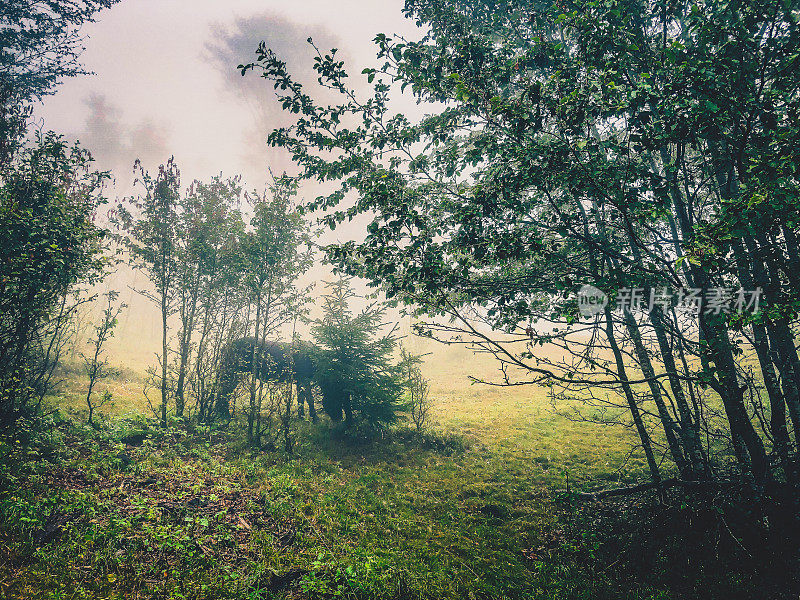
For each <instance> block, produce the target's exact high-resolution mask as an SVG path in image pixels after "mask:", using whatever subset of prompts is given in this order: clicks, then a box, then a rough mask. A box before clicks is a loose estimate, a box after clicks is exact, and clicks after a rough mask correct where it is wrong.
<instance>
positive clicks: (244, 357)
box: [215, 337, 318, 423]
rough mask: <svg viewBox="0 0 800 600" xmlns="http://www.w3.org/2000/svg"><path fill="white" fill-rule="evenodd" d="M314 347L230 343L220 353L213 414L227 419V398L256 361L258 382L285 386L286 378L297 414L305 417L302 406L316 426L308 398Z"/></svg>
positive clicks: (252, 340)
mask: <svg viewBox="0 0 800 600" xmlns="http://www.w3.org/2000/svg"><path fill="white" fill-rule="evenodd" d="M313 350H314V348H313V346H312V345H311V344H309V343H307V342H296V343H295V344H287V343H285V342H276V341H272V340H266V341H261V340H256V339H255V338H253V337H245V338H241V339H238V340H233V341H232V342H229V343H228V344H227V345H226V346H225V348H224V349H223V350H222V361H221V367H220V375H219V382H220V383H219V385H220V387H219V391H218V394H217V399H216V407H215V410H216V413H217V415H218V416H220V417H222V418H230V397H231V394H233V392H234V390H235V389H236V386H237V385H238V384H239V379H240V377H241V375H242V374H243V373H252V372H253V358H254V357H255V362H256V370H255V376H256V377H257V378H258V379H260V380H261V381H275V382H286V381H289V378H291V379H292V381H293V383H295V384H297V412H298V415H299V416H300V417H301V418H304V417H305V410H304V406H305V404H308V414H309V416H310V417H311V420H312V421H313V422H314V423H316V422H317V419H318V417H317V410H316V408H315V406H314V398H313V396H312V394H311V386H312V383H313V380H314V375H315V369H314V361H313V359H312V355H313Z"/></svg>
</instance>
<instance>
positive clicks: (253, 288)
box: [241, 178, 312, 444]
mask: <svg viewBox="0 0 800 600" xmlns="http://www.w3.org/2000/svg"><path fill="white" fill-rule="evenodd" d="M295 193H296V186H295V185H294V183H293V182H291V181H290V180H288V179H287V178H276V179H275V180H274V182H273V185H272V187H271V188H270V192H269V195H266V194H264V195H259V194H256V193H253V194H251V195H250V196H249V199H250V201H251V203H252V209H253V216H252V219H251V220H250V229H249V231H247V232H246V234H245V236H244V238H243V240H242V244H241V246H242V254H241V257H242V269H243V275H244V286H245V293H246V294H247V298H248V301H249V303H250V306H251V315H252V316H253V318H251V320H250V321H249V322H248V325H247V326H248V329H249V327H252V336H253V338H254V339H255V340H256V341H259V340H260V341H261V343H262V344H264V343H266V341H267V340H268V337H269V336H274V335H276V333H277V332H278V329H279V328H280V327H281V326H282V325H284V324H287V323H289V322H291V321H293V320H294V319H296V318H297V316H298V315H300V314H302V312H303V308H304V306H305V303H306V300H307V296H308V288H305V289H299V288H298V287H297V279H298V277H299V276H300V275H301V274H302V273H304V272H305V271H306V270H307V269H308V268H309V267H310V266H311V261H312V254H311V251H312V250H311V239H310V236H309V231H308V224H307V222H306V221H305V220H304V219H303V217H302V216H301V215H300V213H299V212H297V210H296V208H295V206H294V204H293V196H294V194H295ZM304 246H305V248H304ZM252 352H253V355H252V357H251V360H250V365H251V369H252V372H251V377H250V386H249V395H250V400H249V411H248V414H247V440H248V443H249V444H256V443H257V441H258V437H259V436H258V428H257V421H258V420H259V415H260V404H261V397H262V391H263V390H262V388H261V387H260V385H259V383H258V382H259V380H258V378H257V376H256V374H257V373H258V370H259V361H258V360H256V344H254V345H253V350H252Z"/></svg>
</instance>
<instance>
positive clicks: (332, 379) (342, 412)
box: [313, 279, 403, 426]
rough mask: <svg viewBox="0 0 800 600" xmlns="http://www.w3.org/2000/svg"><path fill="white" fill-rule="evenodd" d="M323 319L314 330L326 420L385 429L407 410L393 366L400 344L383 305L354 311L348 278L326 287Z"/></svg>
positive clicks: (394, 366)
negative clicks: (387, 326) (385, 331)
mask: <svg viewBox="0 0 800 600" xmlns="http://www.w3.org/2000/svg"><path fill="white" fill-rule="evenodd" d="M326 285H327V288H328V291H327V294H326V295H325V296H324V305H323V310H324V315H323V317H322V318H321V319H319V320H318V321H316V323H315V324H314V327H313V333H314V339H315V340H316V342H317V344H319V346H320V349H319V350H318V352H317V357H316V361H315V362H316V379H317V382H318V383H319V386H320V387H321V388H322V401H323V408H324V409H325V412H326V413H327V414H328V416H330V417H331V419H333V420H334V421H336V422H338V421H341V420H342V417H344V419H345V423H346V424H347V425H351V424H352V423H354V422H355V421H356V420H361V421H363V422H365V423H367V424H368V425H370V426H384V425H387V424H391V423H393V422H395V421H396V420H397V419H398V412H399V411H400V410H401V409H402V408H403V405H402V394H403V378H402V376H403V374H402V372H401V370H400V369H399V367H397V366H396V365H394V364H393V362H392V353H393V352H394V350H395V348H396V346H397V340H396V338H395V337H394V336H393V335H392V333H391V332H390V333H388V334H385V335H380V333H379V332H380V330H381V328H382V327H383V326H384V322H383V321H384V317H385V313H386V307H385V305H382V304H380V303H371V304H369V305H368V306H366V307H365V308H363V309H362V310H361V311H359V312H357V313H354V312H353V310H352V308H351V306H350V305H351V303H352V301H353V300H354V299H356V298H357V296H356V295H355V293H354V292H353V290H352V289H351V287H350V284H349V282H348V281H347V280H346V279H339V280H337V281H335V282H332V283H328V284H326Z"/></svg>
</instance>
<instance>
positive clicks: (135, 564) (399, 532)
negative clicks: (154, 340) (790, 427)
mask: <svg viewBox="0 0 800 600" xmlns="http://www.w3.org/2000/svg"><path fill="white" fill-rule="evenodd" d="M426 361H427V362H426V365H425V370H426V374H427V375H428V376H429V377H430V378H431V380H432V389H431V395H432V397H433V398H434V401H435V402H434V417H433V423H432V426H431V427H430V429H429V430H428V431H427V433H425V434H424V435H417V434H416V433H415V432H413V431H412V430H411V429H409V428H408V427H406V426H401V427H397V428H394V429H392V430H390V431H388V432H386V433H385V434H384V435H383V436H381V437H378V438H370V439H365V438H359V437H358V436H357V435H355V436H354V435H348V436H344V435H343V434H342V432H340V431H338V430H336V429H335V428H334V430H333V431H330V429H331V428H332V425H331V424H330V423H328V424H325V423H323V424H321V425H319V426H313V425H311V424H310V423H307V422H305V421H303V422H298V424H297V429H296V431H295V435H296V438H297V447H296V451H295V453H294V454H293V455H287V454H285V453H284V452H282V451H280V450H275V451H262V452H254V451H252V450H249V449H245V448H244V447H243V445H242V442H241V435H240V434H238V432H236V428H237V423H236V422H235V421H234V422H233V423H232V424H231V425H230V426H229V427H228V428H226V429H211V428H206V427H201V426H192V425H187V424H184V423H178V422H175V423H173V424H172V426H171V427H170V428H169V429H168V430H167V431H164V430H160V429H158V428H157V427H154V426H152V425H151V424H150V423H149V422H148V421H147V419H146V417H147V413H148V411H149V409H148V407H147V402H146V400H145V398H144V396H143V395H142V392H141V390H142V383H143V380H144V378H143V375H142V374H141V373H140V372H137V371H134V370H132V369H124V368H123V369H120V372H119V373H118V374H117V375H116V376H115V377H114V378H112V379H110V380H107V381H106V382H104V384H103V385H104V386H107V387H108V389H109V390H110V391H111V392H112V393H113V395H114V398H115V402H114V404H113V405H112V406H110V407H107V409H104V411H103V412H104V419H105V421H104V424H105V426H106V427H104V429H103V430H102V432H95V431H94V430H92V429H91V428H89V427H88V426H85V425H83V423H84V421H85V414H84V411H83V409H82V408H81V403H82V400H81V396H80V391H81V381H80V378H79V375H78V374H77V373H75V372H73V373H67V374H66V378H65V381H64V383H63V384H62V386H61V395H60V396H59V397H58V398H52V399H51V407H50V408H51V409H52V410H53V411H55V412H53V413H52V414H51V416H50V417H48V418H49V419H50V420H51V427H50V428H49V430H48V433H47V434H45V436H44V439H43V440H41V441H40V443H39V444H38V445H37V446H35V447H37V448H39V449H38V450H31V451H26V452H31V453H32V454H30V455H27V456H17V455H15V452H22V450H19V448H22V447H23V445H19V444H17V445H16V446H15V442H14V440H10V439H4V440H3V446H2V452H3V454H4V455H5V458H7V459H8V458H12V459H16V460H11V461H6V463H7V464H17V465H19V467H18V468H17V470H15V471H14V472H8V473H5V475H6V477H8V478H10V480H11V481H16V482H17V483H18V487H15V488H12V489H9V490H5V491H4V492H3V494H2V496H0V498H1V500H0V515H2V523H3V525H2V539H0V565H1V566H0V597H3V598H143V597H147V598H339V597H341V598H387V599H388V598H392V599H401V598H453V599H461V598H475V599H478V598H487V599H488V598H498V599H499V598H609V599H610V598H615V599H616V598H671V597H698V598H699V597H719V598H723V597H725V598H733V597H742V598H744V597H748V596H746V595H742V594H747V593H749V591H751V590H752V587H751V579H752V581H755V579H754V577H755V576H754V574H753V573H752V572H747V571H746V570H745V571H736V570H730V571H729V572H728V573H726V574H722V575H721V574H720V568H721V565H723V564H724V565H726V569H727V568H728V566H729V565H730V561H731V560H733V559H735V558H736V555H737V553H738V552H740V549H739V545H741V544H742V541H741V539H740V538H739V537H733V534H731V535H730V536H728V539H727V540H726V539H723V538H720V539H718V540H717V544H718V547H717V551H718V553H717V556H716V557H713V556H707V557H706V558H705V559H704V563H703V565H702V568H698V567H695V566H692V568H690V569H685V568H684V567H685V565H683V566H681V565H680V564H679V565H678V566H677V567H676V565H675V554H676V553H677V554H681V553H683V552H686V551H688V552H689V554H691V552H692V550H691V546H685V545H684V544H686V543H687V539H686V538H681V537H680V536H681V531H682V527H683V526H684V525H685V521H686V517H687V515H686V514H685V513H686V511H687V510H688V509H687V508H686V507H685V506H681V505H680V503H676V504H675V505H658V506H656V505H655V504H654V499H653V498H651V497H649V496H648V495H646V494H645V495H644V496H640V497H637V498H636V499H635V500H621V501H618V502H616V503H614V502H611V503H605V504H604V505H602V506H601V505H598V504H594V503H591V502H586V501H582V500H578V499H577V498H576V497H575V495H574V494H573V493H572V492H574V491H575V490H580V489H587V488H593V487H598V486H599V487H608V486H613V485H615V484H616V483H617V482H625V481H633V480H636V479H641V478H642V476H643V471H642V469H643V465H642V460H641V457H639V456H638V454H637V453H635V452H634V453H633V455H632V456H629V452H630V449H631V442H632V438H631V437H630V435H629V432H627V431H625V430H619V429H614V428H601V427H599V426H597V425H593V424H589V423H580V422H573V421H571V420H569V419H567V418H565V417H564V416H563V415H562V414H560V413H561V412H563V411H564V409H568V408H569V407H564V406H553V405H552V404H551V401H550V399H549V398H548V395H547V393H546V390H545V389H543V388H540V387H535V386H530V387H514V388H500V387H489V386H485V385H479V384H474V385H473V384H471V383H470V382H469V380H468V379H467V374H469V373H475V372H476V369H478V371H480V370H481V369H483V372H484V373H487V372H488V371H489V370H491V369H492V368H493V365H492V364H491V362H489V361H488V360H487V359H484V358H482V357H475V356H474V355H472V354H471V353H470V352H468V351H467V350H465V349H463V348H459V347H439V348H437V349H435V352H434V354H432V355H429V356H428V357H427V358H426ZM101 389H102V388H101ZM234 432H236V433H237V434H238V435H237V434H234ZM568 487H569V490H570V492H569V493H568V492H567V488H568ZM709 510H710V511H712V512H713V511H715V510H722V509H721V508H719V507H713V506H710V507H709ZM701 512H702V511H701ZM692 518H693V519H700V520H702V518H703V515H702V514H697V513H693V514H692ZM653 519H656V520H659V519H660V520H664V519H677V521H676V527H675V528H673V529H670V528H664V527H660V528H658V531H660V532H661V533H660V534H659V535H660V536H667V539H664V538H663V537H661V538H659V539H655V538H652V539H651V538H648V537H647V536H641V537H640V536H639V535H638V533H637V527H639V526H641V527H647V524H648V523H650V524H651V525H652V523H653ZM661 524H662V525H663V522H662V523H661ZM655 530H656V529H654V531H655ZM623 532H624V533H623ZM693 535H701V534H693ZM672 536H675V537H672ZM695 541H696V542H697V540H695ZM697 543H698V544H699V542H697ZM703 543H705V542H703ZM670 544H672V546H670ZM737 544H738V545H737ZM687 548H688V549H689V550H687ZM701 548H706V546H702V545H698V547H697V548H696V549H695V550H696V551H698V552H699V551H700V550H701ZM703 551H704V550H703ZM742 551H746V550H742ZM709 594H710V595H709Z"/></svg>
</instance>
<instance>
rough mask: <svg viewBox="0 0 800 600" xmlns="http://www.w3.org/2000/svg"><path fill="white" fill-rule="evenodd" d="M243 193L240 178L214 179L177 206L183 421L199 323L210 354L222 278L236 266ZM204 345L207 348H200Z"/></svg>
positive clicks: (178, 396) (179, 411) (178, 386)
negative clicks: (233, 260)
mask: <svg viewBox="0 0 800 600" xmlns="http://www.w3.org/2000/svg"><path fill="white" fill-rule="evenodd" d="M240 195H241V185H240V178H239V177H235V178H231V179H227V180H225V179H223V178H222V177H221V176H217V177H214V178H212V180H211V182H210V183H208V184H205V183H203V182H200V181H194V182H192V185H190V186H189V189H188V190H187V192H186V194H184V196H183V197H182V199H181V200H180V206H179V207H178V215H177V218H178V225H177V233H176V240H177V242H176V243H177V248H176V254H177V259H176V266H177V273H176V288H177V291H176V296H177V297H176V304H177V312H178V317H179V321H180V326H179V330H178V348H177V358H176V360H177V367H176V371H177V374H176V377H175V414H176V416H178V417H182V416H183V413H184V406H185V403H186V398H185V396H186V388H187V381H188V376H189V369H190V362H191V358H192V339H193V335H194V334H195V333H196V332H197V331H196V330H197V329H198V325H201V323H198V320H199V319H203V321H202V327H201V328H200V331H199V333H200V336H201V337H200V341H199V346H198V351H197V360H201V359H202V358H203V357H202V356H201V351H202V352H203V353H205V352H206V350H207V349H208V348H207V338H208V335H209V333H210V332H209V325H210V317H211V313H212V310H213V307H212V306H211V305H210V302H212V301H214V299H215V298H216V295H217V293H218V292H219V289H218V288H219V286H220V284H221V278H224V277H225V276H226V274H225V271H226V270H227V269H228V268H229V267H230V266H232V265H231V264H230V260H229V259H230V258H231V256H232V247H231V246H232V245H234V244H235V243H236V240H235V239H233V238H232V236H234V235H237V234H241V233H242V227H241V215H240V214H239V212H238V210H237V206H238V203H239V197H240ZM201 346H202V348H201Z"/></svg>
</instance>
